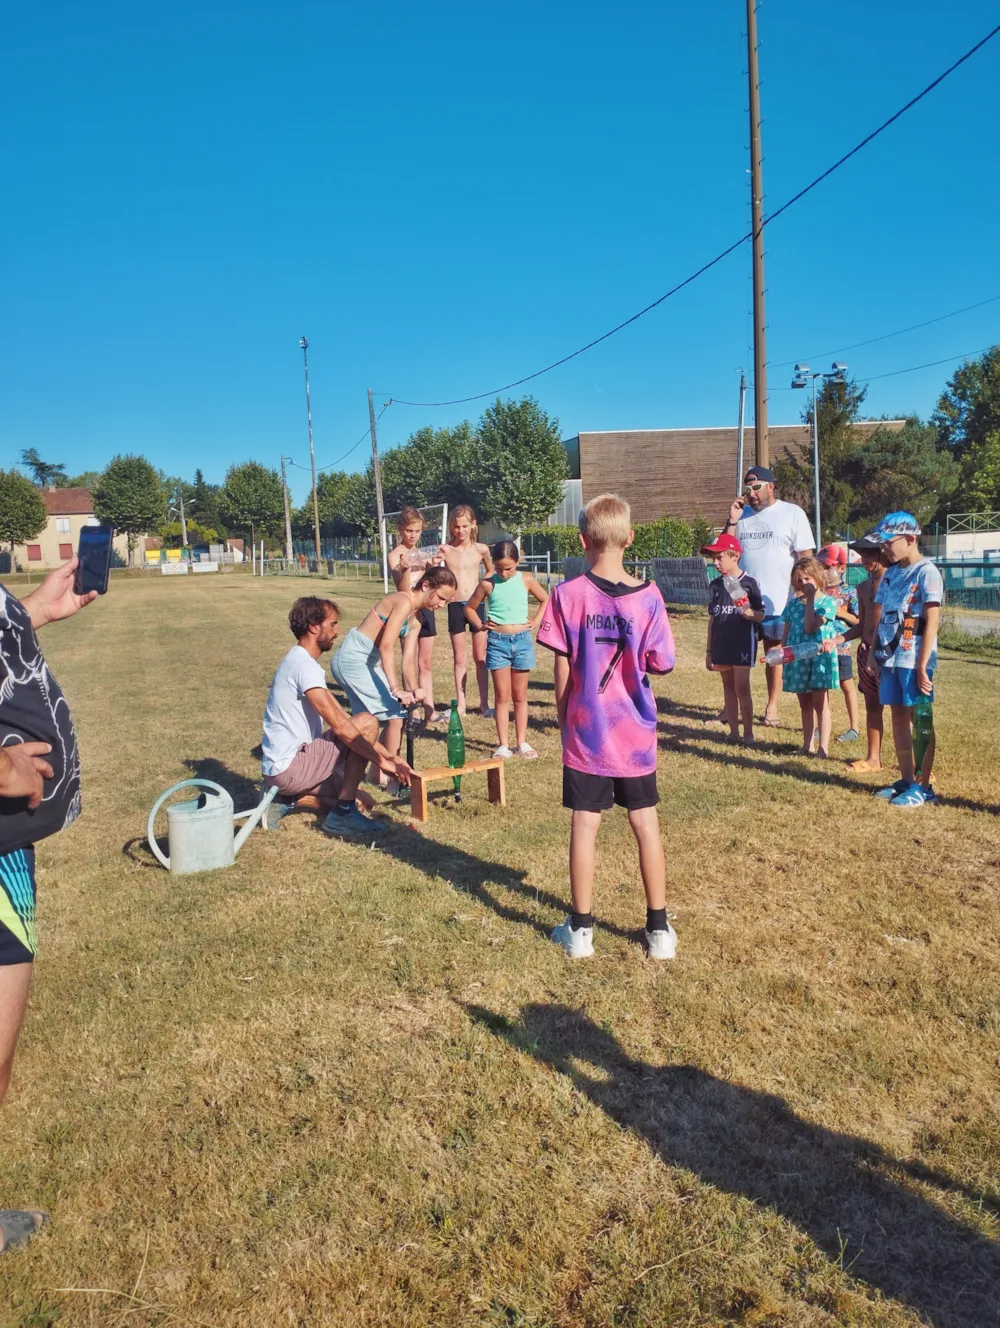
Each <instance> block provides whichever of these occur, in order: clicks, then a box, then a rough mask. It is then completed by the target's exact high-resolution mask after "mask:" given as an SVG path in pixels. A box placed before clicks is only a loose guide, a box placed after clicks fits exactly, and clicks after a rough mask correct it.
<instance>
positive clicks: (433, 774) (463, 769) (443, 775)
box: [410, 760, 507, 821]
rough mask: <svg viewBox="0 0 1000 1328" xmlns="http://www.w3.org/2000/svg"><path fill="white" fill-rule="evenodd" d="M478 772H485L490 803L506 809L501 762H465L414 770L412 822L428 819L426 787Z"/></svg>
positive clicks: (411, 802) (411, 806)
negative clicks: (439, 780)
mask: <svg viewBox="0 0 1000 1328" xmlns="http://www.w3.org/2000/svg"><path fill="white" fill-rule="evenodd" d="M480 770H485V771H486V789H487V794H488V796H489V800H490V802H492V803H493V804H494V805H495V806H497V807H506V805H507V791H506V787H505V785H504V778H503V761H492V760H490V761H467V762H466V764H465V765H463V766H460V767H455V768H454V769H453V768H452V767H451V766H450V765H437V766H433V767H432V768H431V769H430V770H416V771H414V773H413V775H412V777H411V779H410V814H411V816H412V818H413V820H414V821H426V820H428V819H429V817H430V812H429V810H428V806H427V786H428V784H432V783H434V781H435V780H437V779H452V778H454V776H455V775H473V774H477V773H478V772H479V771H480Z"/></svg>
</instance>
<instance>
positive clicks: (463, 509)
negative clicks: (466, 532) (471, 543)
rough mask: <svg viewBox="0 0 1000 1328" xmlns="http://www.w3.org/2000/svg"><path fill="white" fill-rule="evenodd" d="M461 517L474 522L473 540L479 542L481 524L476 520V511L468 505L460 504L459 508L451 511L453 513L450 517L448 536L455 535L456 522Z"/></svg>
mask: <svg viewBox="0 0 1000 1328" xmlns="http://www.w3.org/2000/svg"><path fill="white" fill-rule="evenodd" d="M460 516H467V517H468V518H469V520H470V521H471V522H472V538H473V540H477V539H478V538H479V522H478V521H477V520H476V513H475V511H474V510H473V509H472V508H471V507H470V506H469V504H468V503H459V505H458V506H457V507H453V508H452V509H451V513H450V514H449V516H448V534H449V535H454V534H455V522H456V521H457V520H458V518H459V517H460Z"/></svg>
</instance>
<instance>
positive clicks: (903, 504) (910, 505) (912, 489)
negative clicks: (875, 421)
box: [840, 416, 959, 530]
mask: <svg viewBox="0 0 1000 1328" xmlns="http://www.w3.org/2000/svg"><path fill="white" fill-rule="evenodd" d="M936 438H937V429H936V427H935V426H934V425H933V424H923V423H921V421H920V420H918V419H917V418H916V416H910V417H909V418H908V419H907V420H906V422H905V423H904V425H903V427H902V429H901V430H898V431H896V430H893V429H887V428H885V427H879V428H877V429H876V430H875V431H874V433H872V434H871V436H870V437H868V438H864V439H862V440H861V441H859V442H857V443H856V444H855V447H854V450H853V451H852V452H850V453H848V455H847V456H846V457H844V458H843V460H842V462H841V466H840V478H841V479H842V480H843V481H844V482H845V483H846V484H847V486H848V488H849V489H850V492H851V501H850V504H849V507H848V510H847V514H846V523H845V526H844V527H841V529H845V528H846V525H850V526H851V527H852V529H854V530H858V529H866V528H867V527H869V526H873V525H874V524H875V523H876V522H877V521H878V520H879V519H880V518H881V517H883V516H885V514H886V512H893V511H897V510H898V509H900V508H902V509H903V510H904V511H907V512H912V513H913V514H914V516H915V517H916V518H917V520H918V521H919V522H920V524H921V525H923V526H926V525H928V524H929V523H930V522H931V521H932V520H933V518H934V514H935V512H936V511H937V510H938V507H939V506H940V504H941V502H942V500H943V499H947V498H948V497H949V496H950V495H951V494H952V493H954V491H955V488H956V486H957V484H958V480H959V466H958V463H957V461H956V460H955V459H954V457H952V456H949V455H948V453H947V452H943V451H941V449H940V448H938V447H937V445H936Z"/></svg>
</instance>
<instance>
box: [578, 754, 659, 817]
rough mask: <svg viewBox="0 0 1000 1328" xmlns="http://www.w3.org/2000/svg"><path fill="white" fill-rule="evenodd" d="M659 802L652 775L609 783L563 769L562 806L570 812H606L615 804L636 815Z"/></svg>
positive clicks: (599, 777) (602, 777)
mask: <svg viewBox="0 0 1000 1328" xmlns="http://www.w3.org/2000/svg"><path fill="white" fill-rule="evenodd" d="M659 801H660V795H659V793H657V791H656V772H655V771H654V772H653V773H652V774H651V775H630V776H625V777H622V778H619V779H612V778H611V776H610V775H586V774H584V772H583V771H582V770H571V769H570V767H569V766H568V765H564V766H563V806H564V807H568V808H569V809H570V811H572V812H606V811H610V810H611V808H612V807H613V806H614V805H615V803H617V804H618V806H619V807H624V808H625V809H626V810H627V811H630V812H638V811H641V810H642V809H643V808H644V807H655V806H656V804H657V803H658V802H659Z"/></svg>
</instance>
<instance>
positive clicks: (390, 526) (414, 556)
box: [379, 503, 448, 591]
mask: <svg viewBox="0 0 1000 1328" xmlns="http://www.w3.org/2000/svg"><path fill="white" fill-rule="evenodd" d="M415 510H416V511H418V512H419V513H420V515H421V516H422V517H423V519H424V528H423V530H421V532H420V535H419V538H418V539H417V542H416V544H415V545H414V547H413V548H412V549H411V550H410V551H409V553H408V554H407V561H408V562H409V564H410V570H411V572H413V573H416V574H419V573H420V572H422V571H423V570H424V568H425V567H426V566H427V564H428V563H429V562H430V561H431V559H432V558H433V557H434V555H435V554H436V553H437V551H438V547H439V545H441V544H445V543H446V542H447V540H448V504H447V503H432V504H431V505H430V507H418V508H416V509H415ZM400 515H401V513H400V512H386V514H385V516H384V517H383V518H382V529H381V531H380V532H379V533H380V535H381V538H382V580H383V582H384V583H385V589H386V590H387V591H388V589H389V550H390V549H393V548H395V547H396V545H397V544H400V543H402V541H401V539H400V538H399V534H398V531H397V525H396V523H397V521H398V520H399V517H400Z"/></svg>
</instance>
